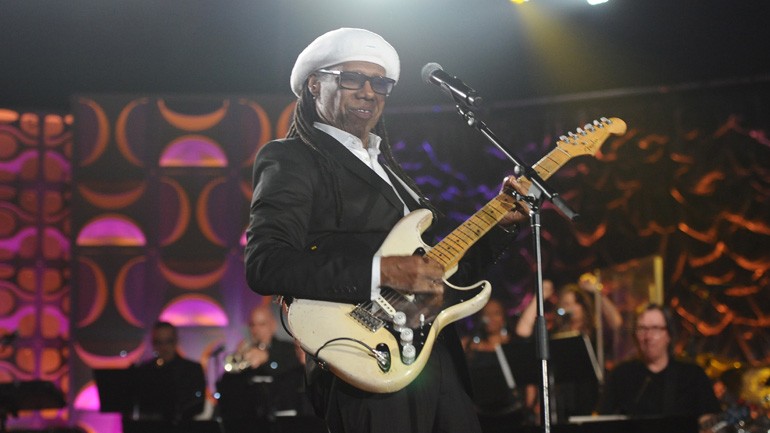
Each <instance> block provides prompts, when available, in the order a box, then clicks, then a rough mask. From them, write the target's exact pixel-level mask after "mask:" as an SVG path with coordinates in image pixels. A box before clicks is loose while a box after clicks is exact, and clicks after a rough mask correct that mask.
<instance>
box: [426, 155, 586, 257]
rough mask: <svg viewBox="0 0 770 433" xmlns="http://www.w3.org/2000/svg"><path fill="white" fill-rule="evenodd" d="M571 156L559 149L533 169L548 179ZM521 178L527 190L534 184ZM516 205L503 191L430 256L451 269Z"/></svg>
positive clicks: (448, 236) (429, 255)
mask: <svg viewBox="0 0 770 433" xmlns="http://www.w3.org/2000/svg"><path fill="white" fill-rule="evenodd" d="M570 158H571V156H570V155H569V154H567V153H564V152H561V151H559V148H556V149H554V150H552V151H551V152H550V153H549V154H548V155H546V156H545V157H543V158H542V159H541V160H540V161H538V163H537V164H535V165H534V166H533V167H532V168H533V169H534V170H535V172H536V173H537V174H538V175H539V176H540V177H541V178H543V179H547V178H548V177H550V176H551V175H552V174H553V173H554V172H556V170H558V169H559V168H560V167H561V166H562V165H564V164H565V163H566V162H567V161H568V160H569V159H570ZM518 181H519V183H520V184H521V185H522V186H523V187H524V189H525V190H529V187H530V186H531V185H532V182H531V181H530V180H529V179H528V178H527V177H525V176H521V177H519V179H518ZM515 205H516V199H514V198H513V197H512V196H511V195H510V194H509V193H507V192H501V193H500V194H498V195H497V197H495V198H493V199H492V200H491V201H490V202H489V203H487V204H485V205H484V206H483V207H482V208H481V209H479V210H478V211H477V212H476V213H475V214H473V215H472V216H471V217H470V218H469V219H468V220H467V221H465V222H464V223H463V224H462V225H460V227H458V228H456V229H454V230H453V231H452V232H451V233H450V234H449V235H447V237H445V238H444V239H443V240H441V242H439V243H438V244H436V246H435V247H433V249H431V250H430V251H428V253H427V256H428V258H430V259H433V260H435V261H437V262H439V263H441V264H442V265H443V266H444V269H451V268H452V267H453V266H455V265H456V264H457V263H458V262H459V261H460V259H461V258H462V257H463V256H464V255H465V253H466V252H467V251H468V248H470V247H471V246H473V244H475V243H476V242H477V241H478V240H479V239H481V237H482V236H484V235H485V234H487V232H489V231H490V230H491V229H492V227H494V225H495V224H497V223H498V222H500V220H502V219H503V217H504V216H505V214H506V213H508V212H509V211H510V210H511V209H513V207H514V206H515Z"/></svg>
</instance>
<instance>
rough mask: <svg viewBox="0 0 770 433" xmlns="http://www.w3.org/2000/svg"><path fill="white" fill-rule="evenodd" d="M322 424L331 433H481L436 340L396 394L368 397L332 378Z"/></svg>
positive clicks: (453, 370) (442, 346)
mask: <svg viewBox="0 0 770 433" xmlns="http://www.w3.org/2000/svg"><path fill="white" fill-rule="evenodd" d="M326 422H327V424H328V426H329V429H330V431H331V432H332V433H366V432H368V433H393V432H399V433H439V432H440V433H480V432H481V426H480V425H479V420H478V416H477V415H476V411H475V409H474V407H473V403H472V402H471V399H470V397H469V396H468V394H467V393H466V391H465V389H464V388H463V386H462V384H461V383H460V380H459V378H458V377H457V368H456V367H455V365H454V362H453V361H452V359H451V357H450V356H449V352H448V351H447V349H446V347H445V346H444V344H443V342H442V341H441V340H440V339H439V340H437V341H436V344H435V346H434V348H433V351H432V353H431V356H430V358H429V359H428V362H427V364H426V365H425V368H424V369H423V371H422V373H420V375H419V376H418V377H417V379H415V380H414V381H413V382H412V383H410V384H409V385H408V386H407V387H406V388H404V389H402V390H401V391H398V392H394V393H389V394H373V393H368V392H364V391H361V390H358V389H356V388H353V387H352V386H350V385H347V384H346V383H344V382H343V381H341V380H338V379H335V380H334V384H333V385H332V389H331V394H330V395H329V407H328V409H327V413H326Z"/></svg>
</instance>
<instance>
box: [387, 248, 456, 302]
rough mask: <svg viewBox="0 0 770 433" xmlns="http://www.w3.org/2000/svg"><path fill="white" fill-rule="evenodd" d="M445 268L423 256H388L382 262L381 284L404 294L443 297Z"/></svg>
mask: <svg viewBox="0 0 770 433" xmlns="http://www.w3.org/2000/svg"><path fill="white" fill-rule="evenodd" d="M443 278H444V268H443V267H442V266H441V265H440V264H439V263H438V262H436V261H433V260H430V259H429V258H427V257H422V256H388V257H382V259H381V261H380V283H381V284H382V285H383V286H387V287H390V288H391V289H394V290H396V291H398V292H400V293H402V294H405V295H413V294H427V295H441V294H443V292H444V282H443V280H442V279H443Z"/></svg>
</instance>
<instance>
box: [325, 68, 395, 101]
mask: <svg viewBox="0 0 770 433" xmlns="http://www.w3.org/2000/svg"><path fill="white" fill-rule="evenodd" d="M318 72H320V73H322V74H331V75H336V76H337V82H338V83H339V85H340V87H342V88H343V89H348V90H360V89H361V88H363V87H364V83H366V82H367V81H368V82H369V84H371V85H372V90H374V93H379V94H380V95H385V96H388V95H390V92H391V90H393V86H395V85H396V80H393V79H391V78H387V77H370V76H368V75H364V74H362V73H360V72H351V71H332V70H329V69H319V70H318Z"/></svg>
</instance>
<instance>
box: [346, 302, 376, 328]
mask: <svg viewBox="0 0 770 433" xmlns="http://www.w3.org/2000/svg"><path fill="white" fill-rule="evenodd" d="M348 315H349V316H350V317H352V318H353V319H355V321H356V322H358V323H360V324H361V325H363V326H364V327H365V328H366V329H368V330H369V331H371V332H377V331H378V330H379V329H380V328H382V327H383V326H385V321H384V320H382V319H379V318H377V317H376V316H375V315H374V314H372V313H371V312H369V310H367V309H366V308H362V307H361V306H360V305H356V307H355V308H353V310H352V311H351V312H350V313H348Z"/></svg>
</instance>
